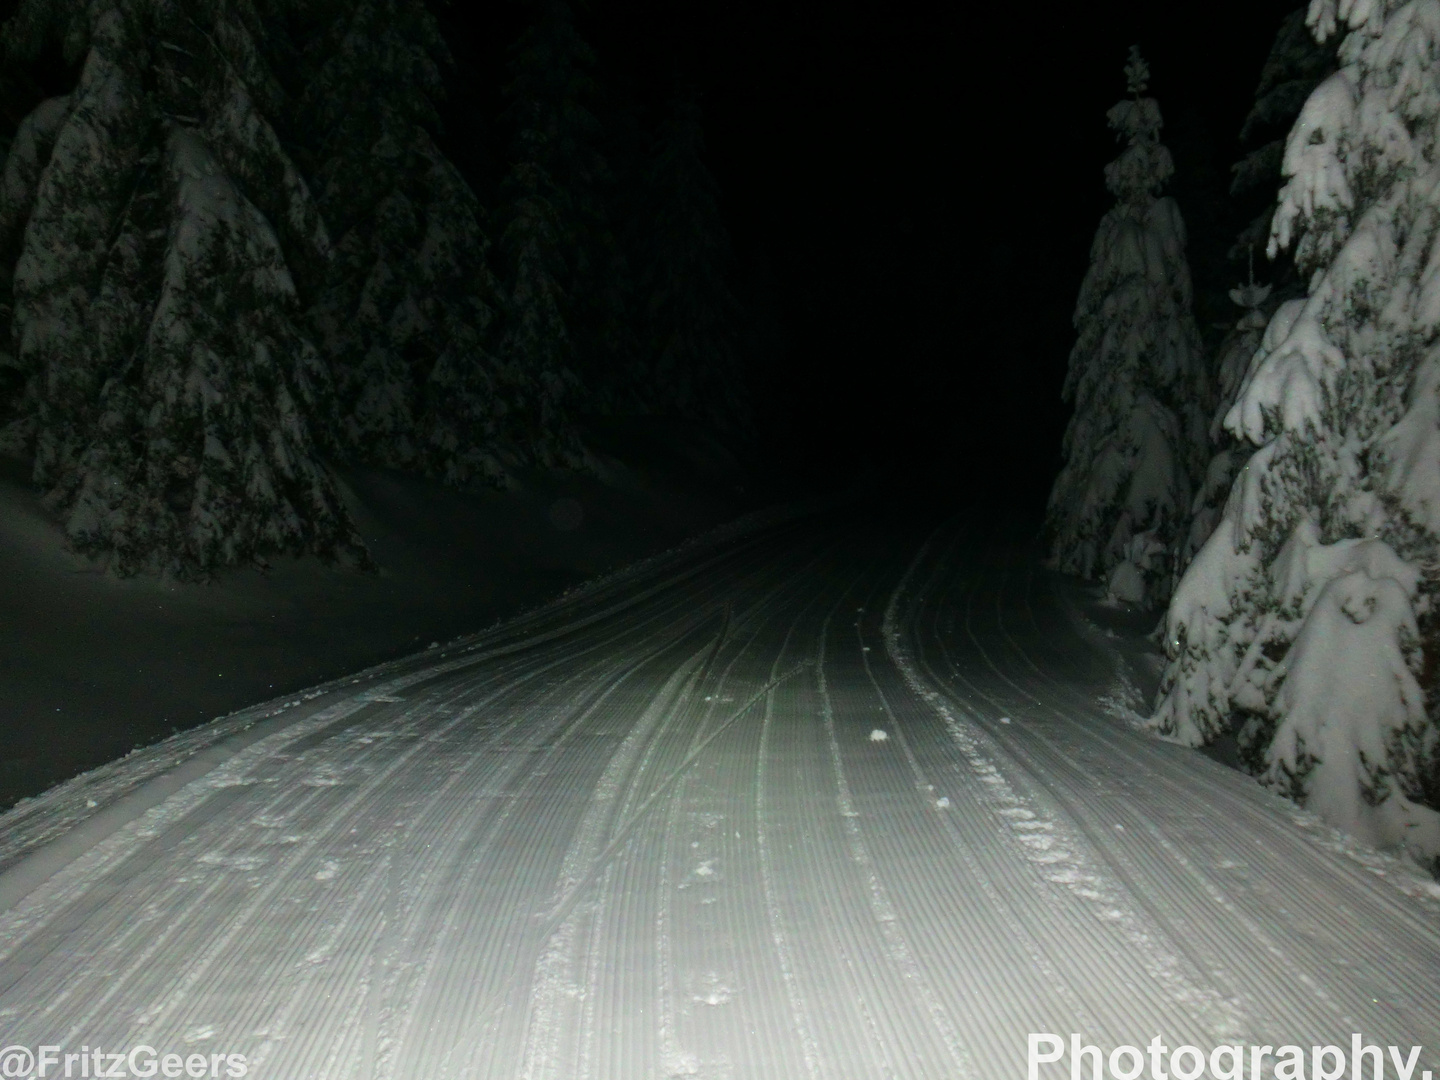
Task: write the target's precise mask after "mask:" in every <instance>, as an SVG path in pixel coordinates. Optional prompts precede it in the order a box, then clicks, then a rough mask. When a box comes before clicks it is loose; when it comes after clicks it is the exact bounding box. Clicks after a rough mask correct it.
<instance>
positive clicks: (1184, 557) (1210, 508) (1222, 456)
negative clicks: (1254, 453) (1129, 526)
mask: <svg viewBox="0 0 1440 1080" xmlns="http://www.w3.org/2000/svg"><path fill="white" fill-rule="evenodd" d="M1248 261H1249V268H1250V280H1249V282H1248V283H1247V284H1244V285H1239V286H1236V287H1235V288H1233V289H1231V290H1230V299H1231V300H1232V301H1233V302H1234V303H1235V305H1236V306H1237V307H1239V308H1241V309H1242V310H1243V312H1244V314H1242V315H1241V316H1240V318H1239V319H1237V320H1236V322H1235V325H1234V326H1233V327H1231V328H1230V330H1229V332H1228V333H1227V334H1226V335H1225V337H1224V339H1223V340H1222V341H1221V342H1220V350H1219V357H1218V362H1217V364H1216V370H1215V384H1216V391H1217V398H1218V401H1219V404H1218V405H1217V406H1216V409H1215V413H1214V416H1213V417H1212V419H1211V421H1210V430H1209V436H1210V446H1211V447H1213V448H1214V454H1213V455H1212V456H1211V458H1210V464H1209V465H1208V466H1206V468H1205V475H1204V477H1203V478H1202V479H1201V481H1200V486H1199V488H1197V489H1196V492H1195V498H1194V501H1193V502H1191V504H1190V516H1189V525H1188V527H1187V528H1186V530H1185V532H1184V533H1183V534H1182V535H1181V536H1180V546H1179V549H1178V551H1177V552H1176V561H1175V572H1174V577H1175V580H1177V581H1178V580H1179V579H1180V577H1181V575H1183V574H1184V572H1185V569H1186V568H1187V567H1188V566H1189V565H1190V561H1191V560H1192V559H1194V558H1195V553H1196V552H1197V551H1199V550H1200V548H1201V547H1202V546H1203V545H1204V543H1205V541H1206V540H1208V539H1209V538H1210V534H1211V533H1212V532H1214V531H1215V526H1216V524H1217V523H1218V522H1219V520H1220V514H1221V511H1222V510H1223V509H1224V506H1225V499H1226V496H1228V495H1229V494H1230V487H1231V485H1232V484H1233V483H1234V481H1235V473H1236V470H1238V469H1239V468H1240V466H1241V465H1243V464H1244V463H1245V459H1246V458H1247V457H1249V454H1248V453H1247V452H1246V451H1245V450H1244V449H1243V447H1242V446H1241V444H1240V443H1238V442H1237V441H1236V440H1235V438H1234V437H1233V436H1232V435H1230V433H1229V432H1227V431H1226V430H1225V415H1226V414H1227V413H1228V412H1229V411H1230V407H1231V406H1232V405H1234V404H1235V399H1236V397H1237V396H1238V395H1239V393H1240V385H1241V382H1242V380H1243V379H1244V378H1245V373H1246V371H1248V370H1249V368H1250V359H1251V357H1253V356H1254V355H1255V350H1256V349H1258V348H1259V347H1260V339H1261V335H1262V334H1263V333H1264V331H1265V324H1266V322H1267V321H1268V320H1267V318H1266V315H1265V304H1266V301H1267V300H1268V299H1269V297H1270V292H1271V287H1270V286H1269V285H1261V284H1258V283H1257V282H1256V281H1255V261H1254V257H1253V254H1252V256H1251V258H1250V259H1249V260H1248Z"/></svg>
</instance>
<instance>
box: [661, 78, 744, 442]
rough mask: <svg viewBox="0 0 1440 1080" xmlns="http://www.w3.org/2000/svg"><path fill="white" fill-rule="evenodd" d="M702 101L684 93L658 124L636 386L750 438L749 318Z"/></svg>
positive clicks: (664, 409) (668, 408)
mask: <svg viewBox="0 0 1440 1080" xmlns="http://www.w3.org/2000/svg"><path fill="white" fill-rule="evenodd" d="M704 154H705V137H704V130H703V126H702V123H701V110H700V101H699V95H698V93H697V92H696V91H695V90H694V88H687V89H682V90H681V91H680V92H679V93H678V94H677V95H676V97H675V99H674V101H673V102H672V105H671V111H670V114H669V116H667V117H666V118H665V121H664V123H663V124H662V125H661V128H660V132H659V135H658V137H657V139H656V141H655V147H654V150H653V151H652V155H651V160H650V164H649V168H648V170H647V175H646V177H645V185H644V191H645V198H644V200H643V202H642V207H643V214H642V216H641V219H640V226H641V227H640V233H641V235H640V237H639V240H638V242H637V244H636V247H637V249H638V250H639V251H640V252H641V253H642V255H641V272H640V294H641V296H642V297H643V298H644V304H645V328H646V335H645V348H644V352H643V359H642V360H641V363H640V365H639V368H640V370H639V371H638V372H637V378H636V381H637V383H638V395H637V396H638V397H639V398H640V400H641V401H642V402H643V404H644V406H645V407H646V408H648V409H649V410H651V411H654V412H658V413H669V414H674V415H680V416H686V417H690V418H693V419H697V420H703V421H705V422H706V423H708V424H710V425H712V426H713V427H715V428H716V429H718V430H721V431H727V432H730V433H732V434H735V435H741V436H743V435H744V434H745V433H746V432H748V431H749V430H750V427H751V424H752V420H751V417H750V407H749V401H748V399H747V397H746V390H745V382H744V370H743V354H742V350H743V319H742V316H741V311H740V304H739V301H738V300H736V298H735V295H734V293H733V292H732V291H731V289H730V283H729V277H728V272H729V269H730V238H729V235H728V234H727V232H726V229H725V223H724V220H723V219H722V218H721V216H720V199H719V194H720V193H719V186H718V185H717V184H716V183H715V178H714V177H713V176H712V175H711V173H710V170H709V168H708V167H707V166H706V164H705V156H704Z"/></svg>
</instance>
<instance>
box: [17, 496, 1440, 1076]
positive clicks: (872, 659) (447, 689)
mask: <svg viewBox="0 0 1440 1080" xmlns="http://www.w3.org/2000/svg"><path fill="white" fill-rule="evenodd" d="M1003 529H1004V526H1003V523H1002V524H1000V525H997V526H996V527H995V528H994V529H992V530H989V535H988V536H986V535H985V532H986V530H985V528H984V527H983V523H982V524H981V527H979V528H977V527H975V525H974V524H971V523H966V522H963V521H961V520H959V519H956V520H952V522H950V523H948V524H947V525H944V526H942V527H940V528H939V529H936V530H934V531H933V532H931V534H930V536H929V538H928V539H925V540H924V542H923V543H918V542H912V541H910V540H907V541H906V542H905V543H904V544H901V545H899V546H897V545H896V543H895V540H896V537H897V535H898V534H897V533H895V532H893V531H891V532H887V533H881V532H879V531H877V530H876V529H875V528H874V527H871V526H866V525H863V524H847V525H843V526H841V527H836V524H835V523H834V522H829V523H826V522H824V521H821V522H818V523H815V524H811V525H805V524H804V523H794V522H791V523H787V524H784V525H781V526H778V527H774V528H771V529H770V530H769V531H766V532H762V533H760V534H758V535H753V536H750V537H747V538H745V539H743V540H742V541H740V542H737V543H735V544H733V545H732V546H731V547H728V548H725V549H722V550H719V551H713V550H708V549H707V550H703V551H697V552H692V553H690V554H688V555H683V554H682V555H678V556H674V557H669V558H667V559H662V560H660V561H659V562H657V563H656V564H655V565H654V566H652V567H650V568H649V569H647V570H645V571H644V572H639V573H635V574H631V575H629V576H625V577H622V578H619V579H615V580H614V581H611V582H609V583H605V584H602V585H600V586H597V587H594V588H590V589H587V590H583V591H582V592H581V593H579V594H577V595H576V596H575V597H573V598H571V599H568V600H565V601H562V602H558V603H556V604H554V605H551V606H549V607H546V608H543V609H540V610H538V611H536V612H532V613H530V614H529V615H526V616H524V617H522V618H520V619H518V620H515V621H513V622H512V623H510V624H506V625H505V626H501V627H498V628H495V629H492V630H489V631H485V632H483V633H481V634H478V635H475V636H473V637H470V638H467V639H464V641H462V642H459V643H451V644H450V645H447V646H445V647H444V648H443V649H442V650H441V651H440V652H439V653H438V654H421V655H419V656H415V657H408V658H404V659H403V660H399V661H393V662H390V663H388V664H385V665H381V666H379V667H377V668H375V669H371V670H370V671H369V672H365V673H361V674H360V675H359V676H356V677H351V678H347V679H344V680H337V681H336V682H334V683H332V684H326V687H324V688H319V689H317V690H316V691H315V692H314V693H312V694H309V695H293V697H294V698H295V700H294V701H287V702H285V703H284V704H283V705H282V706H280V708H278V709H276V708H274V706H273V704H270V705H265V706H256V707H255V708H254V709H251V710H245V711H244V712H242V713H241V714H236V715H235V716H233V717H230V718H226V720H225V722H224V723H223V724H221V725H219V726H217V727H216V728H215V729H214V730H213V731H208V732H205V733H200V734H196V735H194V736H186V737H181V738H180V739H179V740H177V743H176V746H175V747H174V748H171V749H168V750H166V751H165V753H164V754H161V753H160V752H159V751H156V752H155V753H153V754H152V753H149V752H146V753H145V754H141V755H137V760H136V761H135V762H134V763H133V765H131V766H128V768H130V769H131V772H133V775H131V773H127V772H126V769H127V766H126V765H123V764H117V765H116V766H113V767H107V770H108V771H106V773H105V777H104V778H103V781H100V782H99V783H101V785H102V787H103V788H104V790H106V791H110V790H113V791H115V792H118V793H121V794H123V793H124V792H127V791H133V790H135V788H136V786H137V785H139V784H141V783H143V782H144V780H145V778H146V777H149V776H154V775H156V774H157V771H161V770H163V768H165V767H167V766H166V765H165V764H164V762H165V761H170V760H173V761H183V760H184V757H185V753H186V752H193V751H194V748H200V749H203V748H204V747H205V746H208V745H212V744H213V743H215V742H217V741H219V740H220V739H222V738H225V737H226V736H227V733H229V732H232V731H244V730H245V729H246V726H247V725H249V724H253V723H255V722H256V720H257V718H259V719H268V718H269V717H271V716H278V715H279V714H281V713H283V711H284V710H285V709H288V708H291V707H292V706H294V705H298V704H301V703H303V702H304V701H309V700H311V699H312V698H314V697H317V696H320V695H322V694H338V695H340V696H339V697H338V698H330V699H326V700H322V701H321V702H320V703H319V704H317V705H316V706H314V707H313V711H311V712H309V713H308V714H306V712H305V711H304V710H303V709H301V710H297V712H296V714H295V716H294V719H293V720H284V719H281V720H276V721H274V722H275V723H277V724H279V725H280V726H279V727H278V728H277V729H276V730H273V731H267V730H265V729H262V732H263V733H257V736H258V737H256V739H255V741H254V742H252V743H251V744H250V745H248V746H243V747H242V748H240V749H237V750H235V751H234V752H233V753H232V754H231V756H230V757H228V758H226V759H224V760H223V761H221V763H220V764H219V765H217V766H216V767H214V768H213V769H211V771H210V772H209V773H206V774H205V775H203V776H201V777H199V779H197V780H195V781H193V782H191V783H189V784H188V785H186V786H184V787H181V788H179V790H177V791H175V792H174V793H173V794H171V795H169V796H168V797H166V798H164V799H163V800H162V801H160V802H159V803H158V804H157V805H155V806H153V807H151V808H150V809H149V810H146V811H145V812H144V813H138V814H137V816H136V817H135V818H134V820H131V821H129V822H128V823H126V824H123V825H119V826H116V827H115V828H114V830H113V831H112V832H111V834H110V835H108V836H106V837H105V838H104V839H102V840H100V841H99V842H97V843H95V844H94V845H93V846H92V847H91V848H90V849H89V850H88V851H85V852H83V853H82V854H80V855H79V856H77V857H75V858H74V859H73V860H72V861H70V862H69V863H68V864H66V865H64V866H62V867H61V868H60V869H59V870H58V871H57V872H56V873H55V874H54V875H53V876H52V877H51V878H50V879H49V880H46V881H44V882H42V883H41V884H40V885H39V886H38V887H36V888H35V889H34V890H33V891H32V892H31V893H30V894H29V895H27V896H24V897H22V898H21V899H20V900H19V901H18V902H17V903H15V904H13V905H12V906H11V908H10V909H9V910H6V911H3V912H0V1026H3V1027H5V1028H7V1031H6V1032H5V1033H4V1034H6V1035H7V1036H8V1037H9V1039H10V1041H16V1042H21V1043H24V1042H26V1041H29V1042H32V1043H37V1044H38V1043H39V1042H42V1041H47V1040H48V1041H60V1042H64V1043H66V1044H67V1045H68V1044H74V1045H78V1044H79V1043H80V1042H82V1041H83V1042H88V1044H89V1045H91V1046H95V1045H105V1046H107V1048H108V1047H109V1046H115V1047H119V1046H121V1045H135V1044H136V1043H138V1042H149V1043H151V1044H152V1045H157V1046H163V1047H164V1048H165V1049H171V1048H173V1049H176V1050H179V1051H181V1052H190V1051H191V1050H199V1051H202V1052H208V1051H211V1050H216V1051H235V1050H239V1051H243V1052H245V1053H246V1054H247V1056H248V1058H249V1062H250V1067H251V1072H252V1075H260V1074H261V1073H263V1074H264V1075H265V1076H267V1077H272V1076H273V1077H291V1076H293V1077H304V1078H307V1080H309V1078H317V1077H323V1078H329V1077H341V1076H344V1077H356V1078H362V1080H410V1078H412V1077H425V1078H426V1080H439V1078H447V1077H506V1078H515V1077H522V1078H525V1080H557V1078H563V1080H572V1078H573V1080H649V1078H657V1080H683V1078H691V1077H693V1078H697V1080H751V1078H757V1080H773V1078H775V1077H781V1076H783V1077H786V1078H789V1077H796V1078H803V1080H859V1078H861V1077H864V1078H867V1080H868V1078H869V1077H892V1078H894V1080H929V1078H935V1080H960V1078H965V1077H973V1078H975V1080H998V1078H999V1077H1002V1076H1010V1075H1022V1074H1023V1069H1024V1053H1025V1034H1026V1032H1027V1031H1059V1032H1064V1033H1068V1032H1070V1031H1080V1032H1082V1033H1083V1034H1084V1037H1085V1039H1086V1040H1087V1041H1088V1042H1092V1043H1097V1044H1100V1045H1102V1046H1106V1047H1108V1046H1113V1045H1116V1044H1118V1043H1122V1042H1129V1043H1139V1044H1142V1045H1143V1044H1144V1043H1145V1042H1148V1039H1149V1036H1150V1035H1152V1034H1155V1033H1161V1034H1163V1035H1164V1036H1165V1039H1166V1041H1168V1042H1170V1043H1171V1044H1172V1045H1173V1044H1174V1043H1175V1042H1180V1041H1185V1042H1192V1043H1196V1044H1197V1045H1201V1046H1206V1045H1213V1044H1214V1043H1216V1042H1218V1041H1241V1042H1270V1043H1276V1044H1278V1043H1280V1042H1285V1041H1295V1042H1300V1043H1302V1044H1308V1042H1309V1041H1311V1040H1312V1039H1313V1040H1314V1041H1318V1042H1327V1041H1341V1042H1343V1041H1344V1040H1345V1039H1347V1038H1348V1034H1349V1032H1350V1031H1351V1030H1363V1031H1365V1032H1366V1033H1367V1035H1368V1036H1370V1037H1373V1039H1374V1040H1375V1041H1398V1042H1405V1041H1406V1040H1411V1041H1416V1042H1424V1043H1426V1044H1427V1047H1428V1049H1427V1052H1433V1050H1434V1049H1435V1048H1436V1047H1437V1046H1440V1021H1437V1007H1436V1006H1435V1004H1434V1001H1435V1000H1436V995H1435V993H1434V990H1435V987H1436V976H1435V971H1436V970H1437V969H1440V933H1437V930H1436V926H1435V915H1436V914H1437V913H1440V904H1436V903H1435V902H1433V900H1431V899H1429V898H1427V897H1426V896H1425V895H1424V891H1423V890H1420V889H1418V888H1417V889H1415V890H1413V891H1414V893H1415V894H1414V895H1412V894H1410V893H1407V892H1406V891H1405V885H1406V882H1408V881H1409V880H1410V879H1408V878H1403V879H1402V876H1401V875H1400V874H1399V873H1398V872H1395V871H1394V870H1393V868H1392V867H1391V864H1389V863H1386V862H1385V861H1384V859H1383V857H1381V856H1374V857H1370V856H1360V855H1357V854H1356V853H1355V852H1354V851H1353V850H1347V849H1345V848H1344V846H1343V845H1342V844H1339V843H1338V842H1335V841H1329V840H1327V839H1326V838H1325V836H1324V835H1323V834H1322V832H1321V831H1320V830H1317V829H1316V828H1314V827H1312V826H1311V825H1309V824H1307V823H1306V820H1305V818H1304V815H1302V814H1299V813H1298V812H1292V811H1289V810H1286V809H1283V808H1280V807H1278V806H1272V805H1271V803H1272V802H1273V800H1270V799H1269V796H1268V795H1265V794H1264V793H1263V792H1260V791H1259V790H1258V789H1256V791H1255V792H1253V793H1251V792H1249V791H1248V789H1245V788H1244V787H1243V786H1242V783H1241V782H1242V781H1244V778H1237V777H1235V776H1233V775H1231V774H1228V773H1226V774H1225V775H1224V776H1220V775H1219V774H1217V773H1216V772H1215V771H1214V770H1215V768H1218V767H1216V766H1212V763H1209V762H1203V761H1198V762H1192V761H1190V760H1189V759H1188V757H1186V756H1185V755H1184V754H1183V753H1182V752H1180V751H1179V750H1177V748H1175V747H1172V746H1168V745H1166V744H1164V743H1162V742H1160V741H1158V740H1155V739H1153V738H1152V737H1150V736H1148V735H1144V734H1141V733H1138V732H1135V731H1134V730H1132V729H1131V728H1129V727H1127V726H1124V725H1123V724H1122V723H1121V722H1120V721H1118V720H1116V719H1115V718H1113V717H1110V716H1108V715H1107V714H1105V713H1104V712H1103V711H1102V710H1101V709H1100V708H1099V707H1098V706H1097V703H1096V700H1095V699H1096V693H1097V692H1099V691H1101V690H1103V689H1104V688H1105V687H1106V686H1107V685H1108V683H1107V680H1109V679H1113V677H1114V675H1113V672H1112V671H1110V669H1109V668H1108V667H1107V666H1106V665H1105V664H1103V663H1101V658H1102V657H1103V655H1104V654H1103V650H1102V649H1101V648H1100V647H1099V646H1098V645H1097V644H1096V642H1094V641H1092V640H1090V639H1087V638H1086V637H1085V636H1084V633H1085V630H1084V627H1083V626H1075V625H1073V624H1072V622H1071V621H1070V616H1069V612H1068V610H1067V609H1065V608H1063V606H1062V605H1063V603H1064V601H1063V600H1062V599H1061V598H1060V596H1059V594H1058V593H1057V592H1056V590H1055V587H1054V586H1053V584H1052V585H1050V586H1049V587H1048V588H1047V589H1045V590H1042V591H1041V594H1040V596H1039V599H1038V600H1037V593H1036V585H1037V580H1044V581H1046V582H1048V579H1038V578H1037V574H1036V569H1035V560H1034V558H1033V554H1032V552H1031V548H1032V547H1033V545H1028V544H1015V543H1007V540H1008V539H1009V538H1008V537H1007V536H1005V535H1002V533H1003ZM882 541H883V542H882ZM1020 566H1024V567H1025V573H1024V574H1023V575H1021V574H1018V573H1017V572H1016V568H1017V567H1020ZM1037 604H1038V605H1040V606H1037ZM851 612H853V613H854V614H853V617H852V615H851ZM1057 628H1058V632H1057ZM267 709H268V710H270V711H264V710H267ZM1000 716H1004V717H1008V718H1009V722H1008V723H1005V724H1001V723H1000V721H999V719H998V718H999V717H1000ZM876 729H878V730H879V731H881V732H883V734H884V735H885V738H883V739H878V740H876V739H872V738H871V732H872V731H874V730H876ZM187 740H188V741H187ZM192 743H193V748H192V749H191V750H189V751H187V750H186V749H185V748H187V747H191V744H192ZM166 755H169V756H168V757H167V756H166ZM202 760H203V759H202ZM1197 766H1198V767H1197ZM112 774H113V775H112ZM1244 783H1248V781H1244ZM96 790H100V788H97V789H96ZM47 800H49V801H47ZM73 804H74V798H73V797H70V796H66V798H64V799H61V798H58V797H57V798H54V799H50V797H49V796H46V797H42V799H41V800H39V802H38V803H37V804H36V805H32V806H27V807H25V808H24V810H23V812H22V813H18V814H14V815H13V816H11V817H10V819H9V820H10V822H12V823H16V824H18V825H20V826H22V832H23V835H24V836H31V837H35V836H46V835H51V834H53V833H55V832H56V831H57V830H61V829H62V828H63V827H65V826H64V825H63V823H64V822H67V821H71V820H73V818H74V816H75V808H74V805H73ZM47 814H48V815H50V817H47ZM1217 821H1223V822H1225V823H1226V828H1225V829H1223V830H1217V829H1216V828H1215V827H1214V824H1213V823H1214V822H1217ZM1117 827H1118V828H1117ZM28 842H29V841H24V843H28ZM16 843H20V845H21V846H20V848H19V849H17V850H21V849H24V843H22V842H21V841H16ZM1327 845H1328V846H1327ZM12 846H14V845H13V844H12ZM7 850H8V849H7ZM1382 878H1383V880H1382ZM1437 896H1440V894H1437ZM1337 957H1338V960H1339V963H1340V966H1339V967H1338V968H1337V967H1336V958H1337ZM1327 964H1328V965H1329V966H1328V967H1327ZM1417 1075H1418V1073H1417Z"/></svg>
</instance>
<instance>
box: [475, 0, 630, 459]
mask: <svg viewBox="0 0 1440 1080" xmlns="http://www.w3.org/2000/svg"><path fill="white" fill-rule="evenodd" d="M531 8H532V11H533V17H532V20H531V23H530V25H529V26H528V27H527V29H526V30H525V32H524V34H523V35H522V36H521V38H520V40H519V41H518V42H517V43H516V46H515V50H514V54H513V57H512V61H511V66H510V71H511V78H510V82H509V83H508V84H507V85H506V87H505V97H506V102H507V118H508V120H509V122H510V124H511V126H512V129H513V131H514V137H513V141H512V146H511V164H510V168H509V171H508V173H507V175H506V177H505V180H504V182H503V184H502V187H501V194H502V198H503V199H504V201H505V210H504V229H503V231H502V233H501V236H500V248H501V253H502V261H503V267H504V272H503V275H502V282H503V300H504V303H503V305H502V317H503V322H504V325H503V330H502V332H501V335H500V344H499V346H498V349H497V351H498V353H499V359H500V361H501V363H502V365H503V370H504V372H505V375H506V377H507V378H508V379H509V380H510V381H511V384H512V385H514V386H516V387H517V390H518V391H519V392H518V393H516V394H514V395H512V397H513V400H512V401H511V402H510V405H511V408H510V411H509V414H508V417H507V431H508V432H509V433H510V435H511V437H512V438H514V439H515V440H516V441H518V442H520V443H522V444H526V445H530V446H533V447H534V448H535V449H536V450H537V452H538V457H539V460H540V461H541V463H542V464H546V465H577V464H579V463H580V461H581V460H582V458H581V451H580V447H579V442H578V438H577V436H576V434H575V430H574V424H573V416H572V411H573V408H574V406H575V405H576V403H577V399H578V397H579V395H580V381H579V378H578V377H577V374H576V372H577V369H578V367H579V366H580V364H581V360H582V353H583V350H584V345H583V344H582V341H581V337H582V326H583V324H584V322H585V320H584V318H583V316H582V315H581V311H582V300H583V299H585V298H584V295H583V294H584V289H585V288H586V286H587V285H591V284H593V283H594V282H595V280H596V276H597V274H596V266H595V259H596V251H597V234H598V232H599V222H600V220H601V211H600V209H599V206H598V196H597V188H598V186H599V185H600V184H601V182H602V179H603V176H604V173H605V168H606V165H605V160H604V157H603V156H602V155H601V153H600V151H599V149H598V146H599V138H600V125H599V122H598V121H597V120H596V119H595V116H594V114H593V113H592V112H591V111H590V106H589V102H590V99H591V97H592V94H593V89H594V87H593V80H592V78H591V74H590V72H591V70H592V68H593V67H594V63H595V58H594V54H593V52H592V51H591V49H590V47H589V45H587V44H586V43H585V41H584V39H583V38H582V37H581V36H580V32H579V30H578V28H577V27H576V25H575V17H574V12H573V11H572V10H571V7H570V5H569V4H568V3H566V2H565V0H532V3H531Z"/></svg>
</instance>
